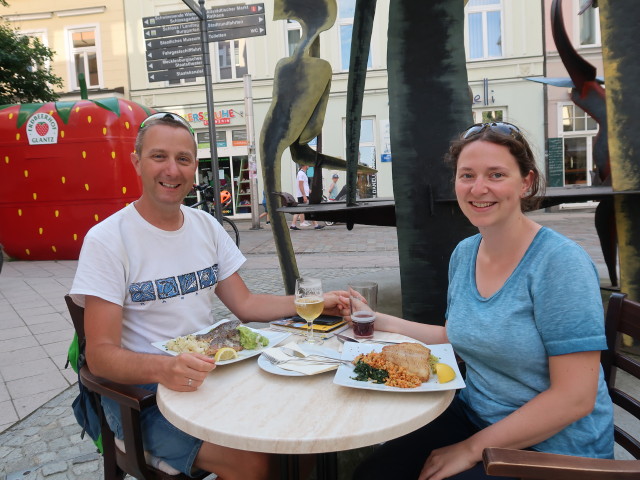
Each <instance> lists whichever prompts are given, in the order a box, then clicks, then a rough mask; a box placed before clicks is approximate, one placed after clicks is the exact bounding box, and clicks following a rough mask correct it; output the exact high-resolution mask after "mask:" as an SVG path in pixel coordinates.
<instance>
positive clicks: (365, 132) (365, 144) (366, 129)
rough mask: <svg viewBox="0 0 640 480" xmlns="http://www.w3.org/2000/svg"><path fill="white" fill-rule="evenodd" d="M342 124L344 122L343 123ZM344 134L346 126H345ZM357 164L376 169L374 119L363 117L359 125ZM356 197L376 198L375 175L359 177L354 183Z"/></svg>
mask: <svg viewBox="0 0 640 480" xmlns="http://www.w3.org/2000/svg"><path fill="white" fill-rule="evenodd" d="M343 123H344V122H343ZM345 132H346V124H345ZM358 163H359V164H360V165H366V166H367V167H371V168H376V163H377V162H376V138H375V118H374V117H364V118H362V120H361V123H360V144H359V152H358ZM356 190H357V191H356V196H357V197H358V198H375V197H377V196H378V178H377V175H376V174H374V175H360V174H358V179H357V183H356Z"/></svg>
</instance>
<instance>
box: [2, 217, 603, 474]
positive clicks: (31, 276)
mask: <svg viewBox="0 0 640 480" xmlns="http://www.w3.org/2000/svg"><path fill="white" fill-rule="evenodd" d="M533 217H534V218H535V220H537V221H539V222H540V223H542V224H544V225H548V226H550V227H552V228H555V229H556V230H558V231H560V232H561V233H564V234H565V235H567V236H569V237H570V238H573V239H574V240H576V241H577V242H578V243H579V244H581V245H582V246H583V247H584V248H585V249H586V250H587V252H588V253H589V254H590V255H591V256H592V258H593V259H594V261H595V262H596V265H597V266H598V270H599V272H600V275H601V277H602V278H603V279H604V278H606V269H605V267H604V262H603V260H602V254H601V253H600V251H599V246H598V245H599V244H598V240H597V235H596V234H595V230H594V228H593V214H592V213H591V212H561V213H535V214H533ZM239 227H240V230H241V250H242V251H243V253H244V254H245V255H246V256H247V260H248V261H247V263H246V264H245V266H243V268H242V271H241V274H242V276H243V278H244V280H245V281H246V283H247V285H248V286H249V288H250V289H251V290H252V291H255V292H261V293H274V294H282V293H284V289H283V287H282V279H281V276H280V271H279V266H278V261H277V258H276V255H275V247H274V245H273V240H272V238H271V231H270V227H269V226H268V225H264V224H263V227H264V228H262V229H260V230H251V228H250V227H251V223H250V222H247V221H243V222H239ZM291 233H292V239H293V245H294V250H295V251H296V252H297V260H298V266H299V269H300V272H301V273H302V274H307V275H314V276H319V277H321V278H323V280H324V281H325V285H327V287H328V288H341V286H344V285H346V283H347V282H348V281H349V279H351V278H359V277H363V276H366V277H367V278H372V279H376V280H378V281H380V282H387V284H388V285H392V284H394V283H395V284H396V285H398V284H399V271H398V258H397V237H396V231H395V229H393V228H389V227H374V226H356V227H355V228H354V229H353V230H352V231H347V230H346V228H345V227H344V225H335V226H331V227H327V228H324V229H322V230H317V231H314V230H312V229H307V230H301V231H297V232H291ZM75 266H76V262H74V261H63V262H5V264H4V267H3V271H2V274H1V275H0V352H1V353H0V377H1V378H0V380H1V381H2V382H1V383H0V432H1V433H0V479H6V480H17V479H28V480H41V479H46V480H62V479H72V480H76V479H77V480H90V479H98V478H102V467H101V459H100V457H99V456H98V455H97V453H96V452H95V448H94V447H93V444H92V442H91V441H90V439H88V437H87V438H85V439H84V440H83V439H81V438H80V427H79V426H78V425H77V423H76V422H75V418H74V417H73V413H72V411H71V402H72V401H73V399H74V398H75V396H76V391H77V387H76V386H75V382H76V378H75V374H74V373H73V371H71V370H70V369H67V370H64V368H63V366H64V360H65V355H66V348H67V346H68V343H69V340H70V338H71V335H72V325H71V322H70V319H69V315H68V312H67V311H66V305H65V304H64V301H63V296H64V294H65V293H66V292H67V291H68V289H69V287H70V285H71V281H72V278H73V273H74V272H75ZM603 283H606V281H605V282H603ZM25 290H28V292H29V294H28V295H24V294H23V292H24V291H25ZM21 292H22V293H21ZM215 313H216V315H217V317H218V318H222V317H225V316H227V315H229V312H228V310H227V309H226V308H225V307H224V305H222V304H219V305H216V307H215ZM29 352H31V353H29ZM34 352H35V353H34ZM50 378H55V382H54V383H53V384H49V385H45V386H44V387H42V388H35V389H34V388H31V390H29V388H27V385H31V386H33V385H36V386H37V385H40V384H43V383H44V384H46V383H47V380H48V379H50ZM20 381H21V382H23V383H16V382H20ZM27 400H30V401H31V403H29V401H27ZM34 402H35V403H34Z"/></svg>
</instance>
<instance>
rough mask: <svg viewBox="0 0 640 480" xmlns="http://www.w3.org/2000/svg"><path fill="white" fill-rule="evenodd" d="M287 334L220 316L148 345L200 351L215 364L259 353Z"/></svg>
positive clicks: (170, 350) (170, 351)
mask: <svg viewBox="0 0 640 480" xmlns="http://www.w3.org/2000/svg"><path fill="white" fill-rule="evenodd" d="M289 335H291V334H290V333H287V332H275V331H272V330H269V329H254V328H250V327H247V326H245V325H243V324H242V322H241V321H240V320H229V319H225V320H220V321H219V322H217V323H215V324H214V325H211V326H209V327H206V328H203V329H202V330H199V331H197V332H194V333H191V334H189V335H184V336H181V337H176V338H172V339H169V340H164V341H160V342H153V343H152V344H151V345H153V346H154V347H156V348H157V349H159V350H162V351H163V352H164V353H168V354H169V355H179V354H180V353H189V352H191V353H202V354H203V355H208V356H210V357H213V358H215V359H216V364H217V365H226V364H228V363H235V362H239V361H241V360H246V359H247V358H251V357H254V356H256V355H259V354H260V353H261V352H262V351H263V350H264V349H266V348H269V347H274V346H276V345H277V344H278V343H280V342H282V341H283V340H284V339H286V338H287V337H289Z"/></svg>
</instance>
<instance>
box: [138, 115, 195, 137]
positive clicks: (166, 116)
mask: <svg viewBox="0 0 640 480" xmlns="http://www.w3.org/2000/svg"><path fill="white" fill-rule="evenodd" d="M156 118H170V119H171V120H175V121H176V122H178V123H181V124H182V125H184V126H185V127H187V128H188V129H189V131H190V132H191V133H193V128H191V125H190V124H189V122H187V121H186V120H185V119H184V118H182V117H181V116H180V115H176V114H175V113H171V112H158V113H154V114H153V115H151V116H150V117H147V118H145V119H144V121H143V122H142V123H141V124H140V130H142V129H143V128H144V127H145V126H146V124H147V122H148V121H150V120H155V119H156Z"/></svg>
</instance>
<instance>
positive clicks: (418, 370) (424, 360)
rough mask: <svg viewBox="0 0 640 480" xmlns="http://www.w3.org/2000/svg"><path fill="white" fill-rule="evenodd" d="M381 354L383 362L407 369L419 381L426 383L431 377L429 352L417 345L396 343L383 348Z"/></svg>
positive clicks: (422, 346)
mask: <svg viewBox="0 0 640 480" xmlns="http://www.w3.org/2000/svg"><path fill="white" fill-rule="evenodd" d="M382 354H383V355H384V358H385V360H387V361H388V362H391V363H394V364H396V365H399V366H401V367H404V368H406V369H407V371H408V372H409V373H411V374H413V375H417V376H418V377H419V378H420V380H422V381H423V382H426V381H427V380H429V376H430V375H431V367H430V366H429V356H430V355H431V350H429V349H428V348H427V347H425V346H424V345H420V344H419V343H398V344H397V345H387V346H386V347H383V349H382Z"/></svg>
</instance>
